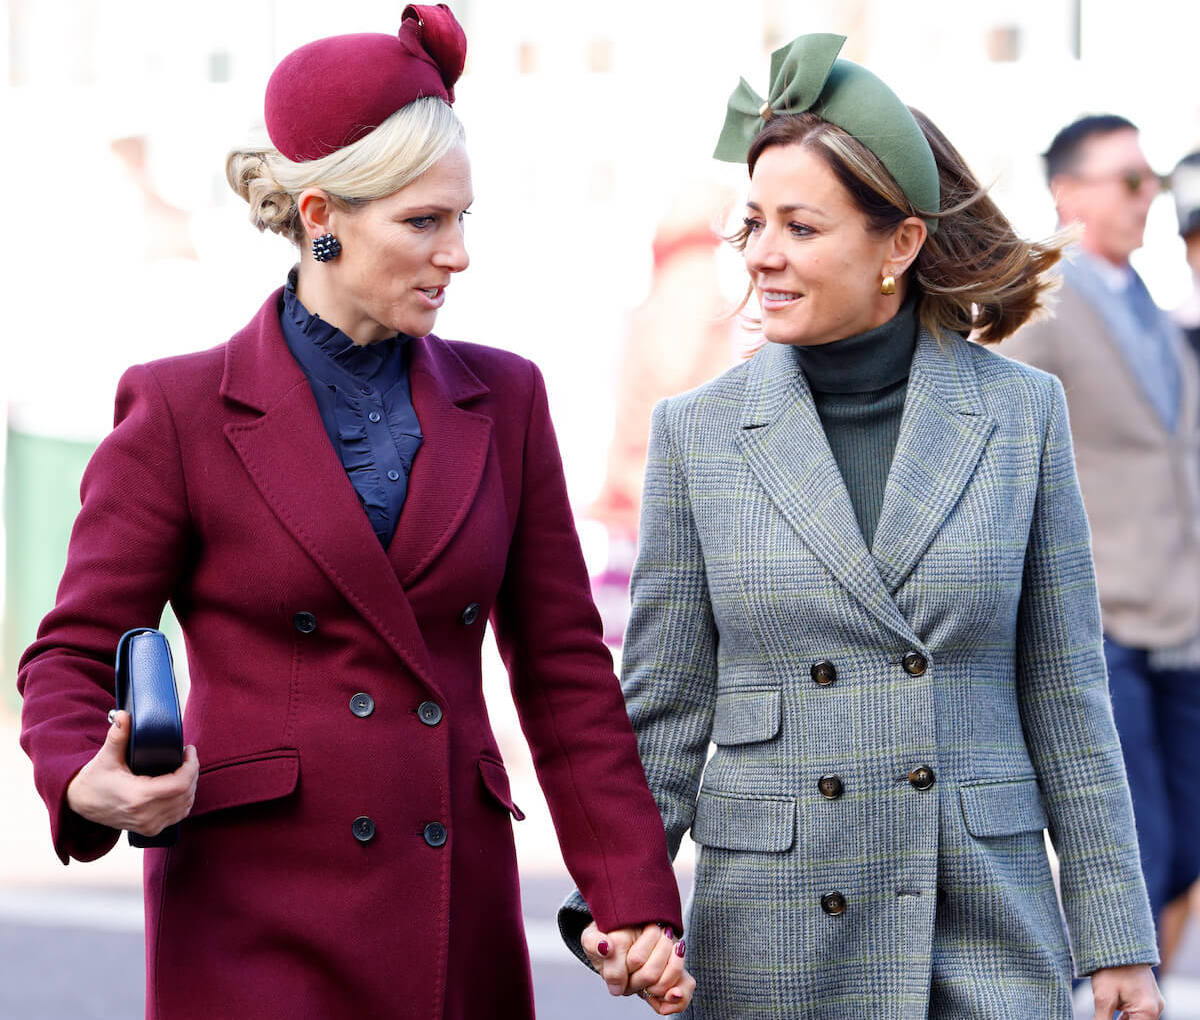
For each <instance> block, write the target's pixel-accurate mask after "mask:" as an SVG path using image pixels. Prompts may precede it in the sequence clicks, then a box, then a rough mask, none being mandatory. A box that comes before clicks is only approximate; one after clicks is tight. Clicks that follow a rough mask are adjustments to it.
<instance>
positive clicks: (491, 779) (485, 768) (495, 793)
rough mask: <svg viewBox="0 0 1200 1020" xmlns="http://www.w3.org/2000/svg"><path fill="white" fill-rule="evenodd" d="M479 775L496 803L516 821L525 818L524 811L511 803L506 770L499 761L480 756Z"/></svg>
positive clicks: (510, 791)
mask: <svg viewBox="0 0 1200 1020" xmlns="http://www.w3.org/2000/svg"><path fill="white" fill-rule="evenodd" d="M479 776H480V778H481V779H482V780H483V787H484V789H485V790H487V792H488V793H490V794H491V795H492V798H493V799H494V800H495V801H496V803H497V804H499V805H500V806H501V807H502V808H504V810H505V811H507V812H509V813H510V814H511V815H512V816H513V818H515V819H516V820H517V821H518V822H521V821H524V820H525V812H524V811H522V810H521V809H520V808H519V807H517V805H516V804H514V803H513V799H512V790H511V789H510V788H509V785H508V772H507V771H505V768H504V766H503V765H502V764H501V763H500V762H498V761H492V760H491V759H489V758H480V759H479Z"/></svg>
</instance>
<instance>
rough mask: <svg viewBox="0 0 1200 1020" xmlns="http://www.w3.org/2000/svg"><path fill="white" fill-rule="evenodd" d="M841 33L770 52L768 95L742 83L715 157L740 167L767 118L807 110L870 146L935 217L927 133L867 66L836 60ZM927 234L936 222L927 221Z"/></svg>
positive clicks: (936, 196) (936, 186)
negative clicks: (764, 97) (761, 93)
mask: <svg viewBox="0 0 1200 1020" xmlns="http://www.w3.org/2000/svg"><path fill="white" fill-rule="evenodd" d="M845 41H846V37H845V36H844V35H832V34H827V33H815V34H813V35H802V36H800V37H799V38H797V39H793V40H792V41H791V42H790V43H788V44H787V45H786V46H783V47H780V48H779V49H777V50H776V51H775V52H774V53H772V54H771V83H770V91H769V92H768V94H767V98H766V99H765V100H764V99H763V98H762V96H760V95H759V94H758V93H757V92H755V91H754V89H753V88H751V87H750V85H749V84H748V83H747V81H746V79H745V78H743V79H742V80H741V81H740V82H739V83H738V87H737V88H736V89H734V92H733V95H732V96H730V97H729V107H728V109H727V110H726V113H725V126H724V127H723V128H722V129H721V137H720V138H719V139H718V141H717V149H716V151H715V152H714V153H713V156H714V157H715V158H716V159H721V160H725V161H726V162H730V163H742V162H745V160H746V157H747V155H748V153H749V150H750V146H751V144H752V143H753V141H754V139H755V137H756V136H757V135H758V133H759V131H761V130H762V129H763V128H764V127H765V126H766V124H767V122H768V121H769V120H771V118H772V117H775V116H777V115H779V114H788V113H804V112H805V111H811V112H812V113H814V114H816V115H817V116H818V117H820V118H821V119H822V120H825V121H828V122H829V123H830V124H836V125H837V126H838V127H840V128H841V129H842V130H843V131H845V132H846V133H847V134H850V135H853V136H854V137H855V138H857V139H858V140H859V141H860V142H862V143H863V145H865V146H866V147H867V148H868V149H870V150H871V151H872V152H873V153H875V155H876V156H878V157H879V161H880V162H881V163H882V164H883V165H884V166H885V167H887V169H888V172H889V173H890V174H891V175H892V176H893V177H894V178H895V179H896V183H897V184H899V185H900V188H901V190H903V192H904V195H905V197H906V198H907V199H908V200H909V202H910V203H911V204H912V206H913V208H914V209H916V210H918V212H921V213H936V212H937V211H938V209H939V205H940V201H941V184H940V182H939V181H938V169H937V162H936V161H935V160H934V158H933V150H932V149H931V148H930V147H929V141H928V140H927V139H926V138H925V132H923V131H922V130H921V126H920V125H919V124H918V123H917V121H916V118H915V117H914V116H913V115H912V112H911V111H910V110H909V108H908V107H907V106H905V105H904V103H902V102H901V101H900V98H899V97H898V96H897V95H896V93H894V92H893V91H892V90H891V89H890V88H888V87H887V85H885V84H884V83H883V82H882V81H881V80H880V79H879V78H877V77H876V76H875V75H874V74H872V73H871V72H870V71H868V70H867V69H866V68H865V67H862V66H860V65H858V64H855V63H853V62H851V61H849V60H838V59H837V55H838V53H839V52H840V51H841V48H842V45H843V44H844V43H845ZM925 223H926V225H927V226H928V228H929V232H930V233H933V232H934V231H935V230H937V220H936V219H934V218H933V217H927V218H926V220H925Z"/></svg>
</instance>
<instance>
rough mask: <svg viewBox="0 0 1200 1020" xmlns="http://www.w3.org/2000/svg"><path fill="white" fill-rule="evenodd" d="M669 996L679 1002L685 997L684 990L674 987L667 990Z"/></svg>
mask: <svg viewBox="0 0 1200 1020" xmlns="http://www.w3.org/2000/svg"><path fill="white" fill-rule="evenodd" d="M667 998H668V999H670V1000H671V1001H672V1002H678V1001H679V1000H680V999H682V998H683V992H681V991H679V990H678V989H677V988H672V989H671V990H670V991H669V992H667Z"/></svg>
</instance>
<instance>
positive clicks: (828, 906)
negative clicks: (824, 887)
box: [821, 892, 846, 917]
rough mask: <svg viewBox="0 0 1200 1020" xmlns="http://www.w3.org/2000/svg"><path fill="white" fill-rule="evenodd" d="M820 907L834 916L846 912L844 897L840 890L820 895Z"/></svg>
mask: <svg viewBox="0 0 1200 1020" xmlns="http://www.w3.org/2000/svg"><path fill="white" fill-rule="evenodd" d="M821 909H822V910H824V911H825V913H827V914H832V915H834V916H835V917H836V916H837V915H838V914H844V913H845V912H846V897H845V896H843V895H842V894H841V893H840V892H831V893H826V894H825V895H824V896H822V897H821Z"/></svg>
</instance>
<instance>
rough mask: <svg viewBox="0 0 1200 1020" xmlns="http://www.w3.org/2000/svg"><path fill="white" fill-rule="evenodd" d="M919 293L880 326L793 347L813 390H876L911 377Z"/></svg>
mask: <svg viewBox="0 0 1200 1020" xmlns="http://www.w3.org/2000/svg"><path fill="white" fill-rule="evenodd" d="M916 307H917V300H916V293H915V291H910V292H909V294H908V296H907V297H906V298H905V299H904V304H902V305H901V306H900V311H898V312H897V313H896V314H895V315H894V316H892V318H890V319H888V321H887V322H885V323H883V325H881V326H876V327H875V328H874V329H870V330H867V332H865V333H858V334H856V335H855V336H848V337H845V338H843V339H841V340H834V341H833V342H832V343H827V344H817V345H815V346H812V347H800V346H796V347H793V348H792V350H793V351H794V352H795V357H796V362H797V364H799V366H800V368H801V369H803V370H804V374H805V376H806V377H807V378H808V385H809V387H810V388H811V389H812V391H813V392H814V393H874V392H875V391H877V390H882V389H886V388H887V387H889V386H894V385H895V384H896V383H898V382H901V381H902V380H904V379H907V378H908V371H909V366H910V365H911V364H912V359H913V351H914V350H915V348H916V344H917V316H916Z"/></svg>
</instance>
